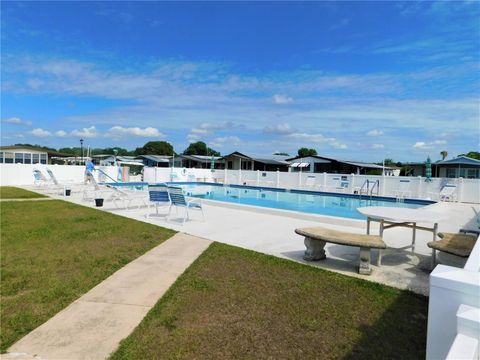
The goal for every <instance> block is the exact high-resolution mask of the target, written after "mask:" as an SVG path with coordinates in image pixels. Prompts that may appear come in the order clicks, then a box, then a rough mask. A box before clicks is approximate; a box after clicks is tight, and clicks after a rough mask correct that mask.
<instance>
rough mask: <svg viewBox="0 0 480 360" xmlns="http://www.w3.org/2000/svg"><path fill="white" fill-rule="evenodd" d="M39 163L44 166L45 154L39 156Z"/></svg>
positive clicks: (45, 161)
mask: <svg viewBox="0 0 480 360" xmlns="http://www.w3.org/2000/svg"><path fill="white" fill-rule="evenodd" d="M40 162H41V163H42V164H46V163H47V154H40Z"/></svg>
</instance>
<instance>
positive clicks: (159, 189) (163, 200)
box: [146, 184, 171, 217]
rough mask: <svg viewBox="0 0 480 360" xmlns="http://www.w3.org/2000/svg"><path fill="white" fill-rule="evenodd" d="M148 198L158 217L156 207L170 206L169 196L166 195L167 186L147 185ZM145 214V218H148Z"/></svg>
mask: <svg viewBox="0 0 480 360" xmlns="http://www.w3.org/2000/svg"><path fill="white" fill-rule="evenodd" d="M148 198H149V200H150V202H151V203H152V204H154V205H155V209H156V214H157V215H158V207H159V206H166V205H170V204H171V202H170V195H169V194H168V186H167V185H166V184H161V185H148ZM149 216H150V214H147V215H146V217H149Z"/></svg>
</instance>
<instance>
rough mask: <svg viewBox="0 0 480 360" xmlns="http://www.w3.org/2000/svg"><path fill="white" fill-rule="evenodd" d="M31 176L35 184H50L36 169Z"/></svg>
mask: <svg viewBox="0 0 480 360" xmlns="http://www.w3.org/2000/svg"><path fill="white" fill-rule="evenodd" d="M33 178H34V181H33V183H34V184H35V186H46V185H49V184H50V181H49V180H48V179H47V178H46V177H45V175H43V174H42V172H41V171H40V170H38V169H35V170H33Z"/></svg>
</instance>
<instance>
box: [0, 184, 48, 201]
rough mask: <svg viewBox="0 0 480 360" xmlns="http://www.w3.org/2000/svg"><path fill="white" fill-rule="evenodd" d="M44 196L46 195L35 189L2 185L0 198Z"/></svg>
mask: <svg viewBox="0 0 480 360" xmlns="http://www.w3.org/2000/svg"><path fill="white" fill-rule="evenodd" d="M43 197H46V196H45V195H42V194H38V193H36V192H33V191H28V190H24V189H20V188H17V187H13V186H0V199H34V198H43Z"/></svg>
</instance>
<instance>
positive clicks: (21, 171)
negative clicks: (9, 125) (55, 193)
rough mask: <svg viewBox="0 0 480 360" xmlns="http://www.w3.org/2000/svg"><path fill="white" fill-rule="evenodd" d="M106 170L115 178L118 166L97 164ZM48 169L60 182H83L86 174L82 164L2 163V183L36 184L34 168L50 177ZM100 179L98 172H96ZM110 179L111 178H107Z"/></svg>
mask: <svg viewBox="0 0 480 360" xmlns="http://www.w3.org/2000/svg"><path fill="white" fill-rule="evenodd" d="M96 168H100V169H102V170H103V171H105V172H106V173H107V174H108V175H109V176H111V177H112V178H113V179H116V178H117V171H118V170H117V167H114V166H109V167H103V166H100V167H99V166H97V167H96ZM47 169H50V170H52V172H53V174H54V176H55V177H56V178H57V180H58V182H60V183H62V182H74V183H82V182H83V180H84V175H85V166H83V165H82V166H80V165H43V164H33V165H32V164H29V165H28V164H0V185H1V186H15V185H34V177H33V170H40V171H41V172H42V173H43V175H44V176H45V177H46V178H47V179H49V176H48V174H47ZM94 176H95V177H96V179H97V181H98V180H99V179H98V172H97V171H95V172H94ZM107 181H109V180H107Z"/></svg>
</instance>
